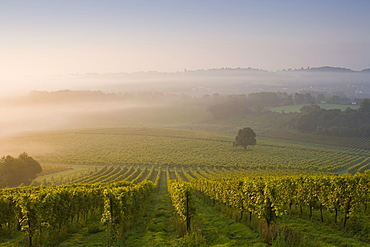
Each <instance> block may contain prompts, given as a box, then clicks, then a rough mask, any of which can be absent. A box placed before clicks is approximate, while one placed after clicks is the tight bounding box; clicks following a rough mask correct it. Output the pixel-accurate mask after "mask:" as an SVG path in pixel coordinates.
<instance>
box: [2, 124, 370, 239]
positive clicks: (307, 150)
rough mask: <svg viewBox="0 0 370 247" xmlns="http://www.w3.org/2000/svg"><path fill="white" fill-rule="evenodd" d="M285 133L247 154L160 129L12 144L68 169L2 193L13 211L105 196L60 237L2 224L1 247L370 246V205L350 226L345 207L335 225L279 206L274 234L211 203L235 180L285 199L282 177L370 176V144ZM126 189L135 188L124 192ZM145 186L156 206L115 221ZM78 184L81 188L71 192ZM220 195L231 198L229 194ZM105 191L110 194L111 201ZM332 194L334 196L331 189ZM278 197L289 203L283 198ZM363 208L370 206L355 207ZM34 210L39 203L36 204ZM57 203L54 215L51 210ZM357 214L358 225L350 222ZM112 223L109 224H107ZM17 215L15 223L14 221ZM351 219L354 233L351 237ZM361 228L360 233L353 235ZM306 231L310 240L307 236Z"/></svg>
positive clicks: (51, 135) (11, 148)
mask: <svg viewBox="0 0 370 247" xmlns="http://www.w3.org/2000/svg"><path fill="white" fill-rule="evenodd" d="M278 133H279V132H273V131H270V132H269V131H266V132H264V133H263V134H261V136H258V137H257V145H255V146H249V147H248V148H247V150H243V149H242V148H236V147H233V146H232V142H233V139H234V137H233V136H230V135H224V134H221V133H220V134H216V133H206V132H199V131H190V130H181V129H168V128H153V127H120V128H118V127H114V128H90V129H74V130H61V131H49V132H42V133H30V134H27V135H21V136H18V137H13V138H9V139H7V140H6V141H5V142H3V143H2V144H1V150H2V152H6V153H8V154H13V155H16V154H17V153H19V152H23V151H24V150H27V151H28V152H29V154H30V155H32V156H33V157H34V158H36V159H37V160H39V161H40V162H41V164H43V166H44V167H50V170H53V169H54V170H56V171H57V169H56V167H61V170H60V172H55V173H51V174H46V175H45V176H41V177H39V178H37V179H36V180H35V181H34V182H33V183H32V184H31V186H32V187H29V188H34V189H27V188H28V187H23V188H16V189H11V190H9V189H8V190H3V191H2V194H3V198H4V196H5V195H6V196H5V198H8V196H11V197H12V198H13V199H12V200H13V201H15V202H16V203H19V208H24V207H25V206H24V204H22V203H24V202H23V201H22V200H21V199H14V198H17V197H20V198H23V197H22V196H21V195H22V194H23V193H26V194H29V193H31V194H32V195H34V197H36V198H38V197H40V198H43V195H45V194H49V193H53V194H56V195H59V194H60V193H62V192H61V191H63V190H66V191H67V192H63V193H72V192H68V191H69V190H71V191H74V190H80V191H81V192H78V193H88V194H87V195H89V194H91V193H92V192H89V191H90V190H91V189H92V188H96V190H97V191H98V192H97V193H98V194H99V191H102V192H101V194H100V196H98V197H97V198H95V199H91V200H93V201H94V200H96V201H97V202H96V203H95V204H94V205H90V206H86V207H87V208H90V209H89V210H88V211H86V212H85V213H83V214H82V215H83V216H82V218H81V217H80V216H78V214H77V213H76V215H73V214H71V216H70V217H71V218H70V220H68V221H67V222H69V223H68V224H69V225H61V230H60V231H61V232H59V233H56V232H54V231H53V230H51V228H48V227H46V226H47V225H53V224H56V223H52V222H48V218H47V217H46V216H45V217H46V218H45V217H42V218H41V219H38V218H36V219H33V221H34V222H36V223H33V221H32V219H31V218H30V219H28V220H17V219H14V220H15V221H14V222H20V224H21V225H22V224H28V223H30V222H31V223H30V224H41V225H40V226H39V228H36V230H34V231H31V230H30V229H28V228H25V229H28V230H27V231H25V232H23V233H19V232H17V231H14V230H9V229H8V230H6V228H4V227H5V226H9V227H10V228H11V229H14V228H13V227H15V226H16V225H17V223H14V222H13V223H9V222H8V223H2V228H1V229H2V230H1V231H2V235H3V236H4V237H3V238H2V242H3V243H2V245H1V246H8V245H12V244H15V243H18V244H20V243H23V245H25V246H28V244H29V243H30V242H32V243H34V245H40V246H47V245H48V244H50V243H53V244H56V243H58V244H59V245H60V246H74V244H76V241H77V242H81V243H82V244H83V245H85V246H89V245H91V246H93V244H92V243H94V242H95V243H100V244H101V245H103V243H104V244H107V243H108V245H110V246H121V245H125V246H139V245H141V246H145V245H147V246H151V245H150V244H151V243H154V242H155V243H156V244H159V245H163V246H212V245H217V244H225V245H227V246H267V245H273V246H274V245H276V246H279V244H282V243H286V244H292V245H293V246H296V245H301V246H307V245H308V246H309V245H312V246H331V245H332V246H366V245H367V243H368V242H369V238H368V236H367V234H366V233H365V232H366V230H365V229H367V227H369V226H368V224H367V223H366V222H367V221H366V219H367V218H368V207H367V204H368V202H369V201H368V199H353V200H354V201H355V202H356V203H355V204H353V207H351V209H350V210H351V215H350V216H346V215H347V214H346V213H343V212H344V211H342V210H344V206H338V216H336V217H337V218H335V220H334V213H333V211H332V209H331V207H329V204H327V203H326V204H325V203H324V204H323V203H321V205H322V210H323V211H322V216H319V214H318V213H319V209H320V208H319V206H320V203H319V201H315V202H312V203H311V204H309V203H308V201H307V203H305V199H302V200H301V201H302V203H303V204H299V203H298V202H299V200H298V201H295V202H294V203H292V205H293V207H292V208H290V209H288V208H287V205H286V204H284V203H283V201H280V202H279V203H280V204H281V209H279V211H276V219H275V217H273V218H274V220H273V221H271V224H269V226H266V225H265V223H264V222H265V221H264V220H263V218H261V217H259V216H258V215H261V214H259V213H258V212H257V211H253V210H250V209H248V208H245V209H242V208H240V207H237V208H235V209H234V208H233V207H231V208H230V205H228V204H227V203H226V201H225V200H220V201H218V200H216V198H215V197H214V196H212V194H207V193H206V192H205V191H208V189H206V190H204V186H205V185H206V184H210V183H212V181H219V182H218V183H219V184H221V183H223V182H221V181H225V179H231V180H230V182H231V183H233V182H232V181H235V182H237V181H244V182H243V183H245V184H248V183H249V182H248V181H251V180H250V179H253V178H255V177H261V178H262V177H263V178H265V179H264V180H263V181H265V182H264V183H266V185H264V184H263V185H261V186H268V188H271V186H272V187H273V188H275V189H276V191H280V192H281V191H285V189H279V187H277V184H280V182H277V181H280V180H281V179H283V178H284V177H286V178H291V179H292V180H294V179H298V178H299V177H303V178H305V179H307V181H311V179H312V181H316V179H319V178H326V177H327V178H328V179H329V180H330V179H334V180H335V179H336V177H337V176H336V175H335V174H344V173H347V172H348V173H352V174H355V173H356V172H364V171H366V170H367V169H369V164H370V161H369V159H368V157H369V152H370V151H369V150H368V149H367V148H365V145H364V144H362V143H366V141H367V140H366V139H357V142H356V141H355V140H352V145H348V142H345V141H342V142H338V140H335V139H330V138H329V139H328V138H326V139H325V140H326V142H324V141H323V140H324V138H321V139H320V138H315V136H310V137H311V138H308V136H303V137H305V138H303V137H302V136H300V135H299V134H294V133H290V135H289V133H286V134H285V135H283V134H281V135H280V136H279V135H278ZM281 133H284V132H281ZM283 137H285V138H283ZM330 140H331V141H330ZM345 143H347V145H345ZM336 144H337V145H336ZM367 174H368V173H367ZM271 176H274V177H275V178H276V179H272V178H271ZM347 176H348V175H347ZM346 179H348V178H347V177H346ZM329 180H328V181H329ZM122 181H127V182H126V184H122V185H120V183H122ZM145 181H150V182H151V183H152V184H151V185H150V188H149V189H148V190H149V191H148V192H147V193H148V195H150V196H146V197H147V200H146V201H142V202H141V203H140V205H141V206H140V207H138V206H137V209H138V211H137V212H136V211H130V212H131V213H130V214H132V216H129V217H128V218H127V219H126V217H123V218H112V215H110V214H111V213H112V211H111V210H114V211H113V212H118V213H119V211H117V210H121V209H120V208H127V207H126V206H125V205H126V204H125V203H127V202H125V201H122V198H123V197H125V198H126V197H127V196H128V195H129V194H128V195H127V196H124V195H125V193H128V192H125V191H126V189H119V188H120V187H122V186H124V187H125V188H126V187H127V186H129V187H132V188H133V190H135V189H134V188H136V187H135V186H139V185H140V186H141V184H142V183H145ZM198 181H199V182H198ZM202 181H204V182H202ZM207 181H209V182H207ZM269 181H270V182H269ZM281 181H283V180H281ZM320 181H321V180H320ZM325 181H326V180H325ZM356 181H357V180H356ZM361 181H363V182H362V183H365V187H364V190H363V191H364V192H363V193H366V192H365V191H366V188H368V187H366V186H367V185H366V183H368V182H366V181H368V177H364V178H363V179H361ZM176 183H177V184H178V185H177V186H178V189H179V191H180V192H178V193H180V194H179V195H178V196H179V199H177V202H176V199H174V198H175V197H173V196H172V195H173V194H176V193H177V192H176V190H174V189H170V187H171V186H172V185H175V184H176ZM184 183H185V184H187V183H188V185H186V186H188V187H184V189H181V188H182V187H181V186H183V184H184ZM204 183H206V184H204ZM237 183H239V182H237ZM323 183H324V182H323ZM73 184H75V185H76V186H77V187H70V186H71V185H73ZM39 186H41V187H39ZM143 186H144V185H143ZM145 186H147V185H145ZM279 186H283V185H279ZM306 187H307V188H310V187H312V185H309V183H308V182H307V186H306ZM37 188H39V189H37ZM72 188H73V189H72ZM105 188H106V189H105ZM190 188H191V189H190ZM222 188H224V189H225V188H227V185H224V186H222ZM266 188H267V187H266ZM94 190H95V189H94ZM103 190H105V191H106V192H104V193H103ZM187 190H189V193H190V194H189V196H190V197H191V198H193V199H192V201H191V207H193V208H194V214H193V213H192V217H191V219H192V220H191V223H190V225H189V227H190V229H191V230H189V231H187V230H186V229H187V227H186V225H185V223H184V222H186V220H185V219H184V218H182V217H184V213H180V214H178V212H177V211H176V208H178V206H176V205H175V204H176V203H178V202H184V201H183V200H184V198H185V197H184V195H185V194H181V193H183V192H184V191H187ZM328 190H329V191H330V186H329V187H328ZM108 191H111V192H108ZM181 191H183V192H181ZM231 191H234V192H235V193H236V195H237V194H238V193H239V192H237V191H236V189H231V188H230V192H231ZM280 192H279V193H280ZM9 193H10V194H11V195H9ZM75 193H76V192H73V194H75ZM107 193H108V194H107ZM134 193H136V192H134ZM140 193H142V192H140ZM169 193H170V194H169ZM242 194H244V195H247V194H246V193H242ZM109 195H110V196H109ZM169 195H171V197H170V196H169ZM230 196H231V195H230ZM275 196H276V198H282V195H281V196H277V195H275ZM353 196H355V195H353ZM358 196H360V195H358ZM361 196H363V194H361ZM190 197H189V198H190ZM119 198H121V199H119ZM170 198H172V200H171V199H170ZM212 198H213V199H212ZM228 198H229V199H228V200H230V197H228ZM361 198H362V197H361ZM40 200H41V199H40ZM77 200H78V198H77ZM89 200H90V199H89ZM107 200H108V202H109V200H111V205H116V207H118V208H117V209H112V208H109V207H108V208H107V206H104V205H108V204H109V203H108V204H104V201H107ZM125 200H126V199H125ZM135 200H136V199H135ZM243 200H246V198H245V199H243ZM280 200H282V199H280ZM284 200H285V199H284ZM360 201H362V202H363V203H362V204H361V203H359V204H357V202H360ZM2 203H4V205H5V204H6V203H7V200H4V199H3V201H2ZM31 203H32V202H31ZM34 203H38V200H36V201H35V202H34ZM50 203H51V205H52V203H53V202H50ZM55 203H56V202H55ZM112 203H113V204H112ZM276 203H277V202H276ZM22 205H23V206H22ZM35 205H39V204H35ZM309 205H311V206H309ZM45 206H46V205H45ZM35 207H36V206H35ZM37 207H44V206H42V205H40V206H37ZM16 208H17V207H16ZM139 208H140V210H139ZM255 208H258V207H255ZM24 210H27V209H24ZM81 210H83V209H81ZM86 210H87V209H86ZM280 210H281V211H280ZM300 210H302V211H300ZM243 211H244V213H242V214H240V213H241V212H243ZM76 212H80V211H76ZM176 212H177V213H176ZM253 212H254V213H253ZM302 212H303V213H302ZM310 212H311V213H310ZM122 213H124V212H122ZM220 213H221V214H220ZM353 213H354V215H355V217H353V216H352V214H353ZM55 214H57V213H55ZM107 214H108V216H109V215H110V216H109V217H108V216H104V215H107ZM119 214H121V213H119ZM126 214H128V212H126ZM249 214H251V215H252V214H253V215H254V216H253V217H252V220H250V219H249ZM14 215H15V216H14V217H17V216H16V215H17V214H16V213H14ZM114 215H116V214H115V213H114ZM179 215H180V216H179ZM181 215H182V216H181ZM185 215H186V213H185ZM243 215H244V216H243ZM105 217H108V218H105ZM117 217H118V216H117ZM320 217H323V219H324V220H322V221H323V222H322V223H320V225H319V229H321V233H315V231H314V230H313V229H314V228H315V224H316V223H315V222H316V221H318V220H319V221H320ZM359 217H361V218H359ZM344 218H346V219H347V222H348V223H347V226H346V227H344V228H343V226H342V225H343V223H342V222H343V219H344ZM103 219H105V220H103ZM133 219H135V220H133ZM102 220H103V221H102ZM184 220H185V221H184ZM37 222H39V223H37ZM158 224H159V225H158ZM356 224H357V225H359V226H361V227H360V228H356V229H355V228H354V225H356ZM231 226H232V227H231ZM45 227H46V228H45ZM307 228H309V229H311V230H310V231H309V232H308V233H304V232H306V230H304V229H307ZM67 229H68V230H67ZM348 231H350V232H351V233H349V232H348ZM364 231H365V232H364ZM35 232H43V233H42V234H46V235H42V234H41V233H37V234H36V233H35ZM303 233H304V234H303ZM215 234H216V235H217V236H218V237H215ZM298 235H299V236H300V237H298ZM329 235H330V236H331V237H328V236H329ZM30 238H31V239H32V240H30ZM9 239H10V240H9ZM284 239H285V240H284ZM288 239H289V240H288ZM153 241H154V242H153ZM27 243H28V244H27ZM153 246H154V245H153Z"/></svg>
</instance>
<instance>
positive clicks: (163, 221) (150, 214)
mask: <svg viewBox="0 0 370 247" xmlns="http://www.w3.org/2000/svg"><path fill="white" fill-rule="evenodd" d="M136 225H137V226H136V227H134V228H133V229H132V230H130V231H129V232H127V234H126V237H125V240H124V243H123V245H124V246H176V243H177V237H178V234H177V231H176V226H175V222H174V220H173V209H172V206H171V200H170V198H169V195H168V191H167V181H166V176H165V175H164V172H163V171H162V174H161V179H160V183H159V188H158V192H157V194H156V195H154V196H153V197H152V199H151V201H150V203H149V205H148V207H147V211H146V214H145V216H144V217H143V218H142V219H140V222H137V224H136Z"/></svg>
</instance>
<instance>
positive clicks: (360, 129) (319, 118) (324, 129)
mask: <svg viewBox="0 0 370 247" xmlns="http://www.w3.org/2000/svg"><path fill="white" fill-rule="evenodd" d="M289 126H290V127H291V128H293V129H295V130H298V131H300V132H306V133H315V134H325V135H336V136H363V137H370V99H365V100H363V101H362V102H361V104H360V107H359V108H358V109H357V110H355V109H351V108H347V109H346V110H344V111H341V110H339V109H331V110H326V109H323V108H321V107H320V106H318V105H316V104H311V105H307V106H304V107H302V108H301V110H300V113H299V114H297V116H296V117H295V118H294V119H293V120H292V121H291V122H290V124H289Z"/></svg>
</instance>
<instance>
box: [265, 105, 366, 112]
mask: <svg viewBox="0 0 370 247" xmlns="http://www.w3.org/2000/svg"><path fill="white" fill-rule="evenodd" d="M317 105H318V106H320V107H321V108H323V109H325V110H331V109H339V110H341V111H344V110H345V109H347V108H348V107H349V108H351V109H357V108H359V107H360V105H340V104H317ZM303 106H304V105H288V106H279V107H271V108H269V109H268V110H270V111H273V112H285V113H289V112H299V111H300V109H301V108H302V107H303Z"/></svg>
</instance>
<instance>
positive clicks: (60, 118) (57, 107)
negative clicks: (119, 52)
mask: <svg viewBox="0 0 370 247" xmlns="http://www.w3.org/2000/svg"><path fill="white" fill-rule="evenodd" d="M199 109H201V110H199ZM202 109H204V111H203V110H202ZM199 111H203V112H201V113H200V112H199ZM205 116H207V113H206V107H199V106H197V107H195V106H194V103H193V102H192V98H191V97H185V96H184V97H181V96H176V97H174V96H168V95H167V96H165V95H162V94H153V93H142V94H139V95H137V94H134V95H126V96H122V95H116V94H106V93H103V92H101V91H70V90H64V91H56V92H32V93H30V94H29V95H28V96H27V97H20V98H17V99H12V100H7V101H5V100H4V101H2V102H1V104H0V130H1V131H0V137H9V136H13V135H17V134H20V133H26V132H35V131H37V132H38V131H47V130H58V129H75V128H93V127H112V126H134V125H135V126H140V125H142V126H145V125H161V126H171V125H179V124H189V123H192V122H194V121H201V120H202V119H203V117H205Z"/></svg>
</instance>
